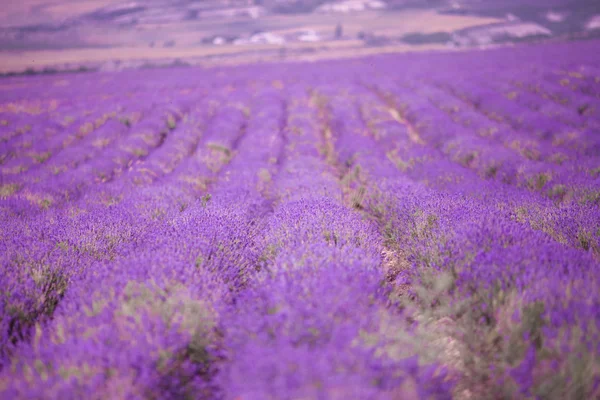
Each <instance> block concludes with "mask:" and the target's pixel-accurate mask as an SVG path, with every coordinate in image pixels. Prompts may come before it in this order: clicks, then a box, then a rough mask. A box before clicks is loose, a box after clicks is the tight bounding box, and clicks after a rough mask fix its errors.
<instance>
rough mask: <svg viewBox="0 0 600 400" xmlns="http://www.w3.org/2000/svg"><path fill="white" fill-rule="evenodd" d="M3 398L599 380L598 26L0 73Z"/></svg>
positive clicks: (374, 391)
mask: <svg viewBox="0 0 600 400" xmlns="http://www.w3.org/2000/svg"><path fill="white" fill-rule="evenodd" d="M0 169H1V178H0V179H1V181H0V226H1V228H0V260H1V268H2V271H1V272H0V280H1V281H0V294H1V297H0V397H1V398H6V399H12V398H18V399H184V398H185V399H244V400H245V399H249V400H253V399H257V400H258V399H450V398H456V399H472V400H478V399H593V398H600V387H599V385H600V272H599V271H598V268H599V267H600V42H598V41H586V42H577V43H575V42H573V43H563V44H557V43H555V44H552V43H550V44H543V45H536V46H531V45H530V46H523V47H514V48H503V49H496V50H487V51H479V52H478V51H470V52H463V53H429V54H427V53H421V54H396V55H381V56H373V57H370V58H364V59H354V60H345V61H320V62H316V63H305V64H303V63H285V64H275V63H273V64H262V65H249V66H238V67H222V68H215V69H201V68H170V69H146V70H138V71H122V72H117V73H112V74H111V73H99V72H94V73H86V74H71V75H69V74H56V75H48V76H31V77H10V78H4V79H2V80H0Z"/></svg>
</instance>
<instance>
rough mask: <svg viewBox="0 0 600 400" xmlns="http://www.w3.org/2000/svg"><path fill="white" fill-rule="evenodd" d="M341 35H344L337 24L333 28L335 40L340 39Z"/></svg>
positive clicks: (340, 26) (340, 25)
mask: <svg viewBox="0 0 600 400" xmlns="http://www.w3.org/2000/svg"><path fill="white" fill-rule="evenodd" d="M343 34H344V31H343V28H342V24H340V23H338V24H337V25H336V27H335V38H336V39H341V38H342V35H343Z"/></svg>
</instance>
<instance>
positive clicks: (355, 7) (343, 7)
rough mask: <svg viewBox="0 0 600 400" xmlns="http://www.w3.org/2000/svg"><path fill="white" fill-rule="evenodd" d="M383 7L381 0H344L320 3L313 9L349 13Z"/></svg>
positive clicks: (384, 6) (323, 11)
mask: <svg viewBox="0 0 600 400" xmlns="http://www.w3.org/2000/svg"><path fill="white" fill-rule="evenodd" d="M383 8H386V4H385V3H384V2H383V1H381V0H344V1H338V2H329V3H325V4H322V5H320V6H319V7H317V8H316V9H315V12H318V13H349V12H356V11H365V10H379V9H383Z"/></svg>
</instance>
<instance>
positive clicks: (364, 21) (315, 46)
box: [0, 0, 600, 75]
mask: <svg viewBox="0 0 600 400" xmlns="http://www.w3.org/2000/svg"><path fill="white" fill-rule="evenodd" d="M2 3H3V4H2V7H1V8H0V73H2V74H3V75H11V74H15V73H26V74H36V73H54V72H58V71H87V70H118V69H124V68H139V67H159V66H169V65H211V64H236V63H247V62H256V61H269V60H292V61H293V60H316V59H322V58H340V57H351V56H357V55H366V54H374V53H384V52H400V51H424V50H426V51H429V50H461V49H470V48H485V47H491V46H499V45H507V44H509V45H512V44H514V43H523V42H532V41H550V40H553V41H557V40H560V41H564V40H585V39H587V38H592V37H598V36H600V1H597V0H592V1H590V0H570V1H569V0H546V1H539V0H537V1H535V0H523V1H521V0H140V1H122V0H3V2H2Z"/></svg>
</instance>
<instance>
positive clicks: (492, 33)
mask: <svg viewBox="0 0 600 400" xmlns="http://www.w3.org/2000/svg"><path fill="white" fill-rule="evenodd" d="M548 36H552V32H551V31H550V30H549V29H547V28H545V27H543V26H541V25H538V24H536V23H533V22H506V23H498V24H491V25H485V26H477V27H473V28H466V29H463V30H460V31H458V32H455V33H454V34H453V35H452V42H453V43H454V44H455V45H457V46H459V47H462V46H485V45H490V44H493V43H499V42H510V41H522V40H528V39H534V38H540V37H548Z"/></svg>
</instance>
